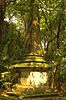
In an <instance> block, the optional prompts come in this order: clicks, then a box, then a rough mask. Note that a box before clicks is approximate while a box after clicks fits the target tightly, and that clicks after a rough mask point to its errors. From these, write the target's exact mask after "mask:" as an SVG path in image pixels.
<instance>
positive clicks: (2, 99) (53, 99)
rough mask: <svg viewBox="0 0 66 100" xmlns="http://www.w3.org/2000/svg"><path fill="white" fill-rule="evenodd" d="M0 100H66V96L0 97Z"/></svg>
mask: <svg viewBox="0 0 66 100" xmlns="http://www.w3.org/2000/svg"><path fill="white" fill-rule="evenodd" d="M0 100H66V96H57V97H54V96H53V97H36V98H33V97H32V98H22V97H18V98H17V97H11V96H8V97H3V96H1V97H0Z"/></svg>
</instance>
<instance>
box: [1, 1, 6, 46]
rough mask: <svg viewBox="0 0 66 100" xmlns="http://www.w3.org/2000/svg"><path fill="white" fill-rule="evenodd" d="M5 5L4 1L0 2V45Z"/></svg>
mask: <svg viewBox="0 0 66 100" xmlns="http://www.w3.org/2000/svg"><path fill="white" fill-rule="evenodd" d="M5 7H6V3H5V0H0V44H1V43H2V36H3V32H4V29H3V26H4V14H5Z"/></svg>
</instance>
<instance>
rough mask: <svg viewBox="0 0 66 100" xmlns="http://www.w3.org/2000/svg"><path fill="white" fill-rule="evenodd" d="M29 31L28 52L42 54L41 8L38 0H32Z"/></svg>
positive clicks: (27, 37)
mask: <svg viewBox="0 0 66 100" xmlns="http://www.w3.org/2000/svg"><path fill="white" fill-rule="evenodd" d="M27 28H28V31H27V32H28V33H27V34H26V39H25V40H26V42H25V44H26V53H33V54H34V55H41V50H42V48H41V38H40V37H41V36H40V18H39V8H38V4H37V3H36V0H30V14H29V22H28V27H27Z"/></svg>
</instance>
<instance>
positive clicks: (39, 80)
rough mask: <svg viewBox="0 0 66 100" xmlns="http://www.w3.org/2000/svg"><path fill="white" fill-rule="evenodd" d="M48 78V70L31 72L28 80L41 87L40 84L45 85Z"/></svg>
mask: <svg viewBox="0 0 66 100" xmlns="http://www.w3.org/2000/svg"><path fill="white" fill-rule="evenodd" d="M47 78H48V76H47V73H46V72H42V73H41V72H31V73H30V76H29V77H28V80H30V83H31V85H33V86H36V87H39V85H41V84H42V85H43V84H45V83H46V82H47ZM28 80H27V81H28Z"/></svg>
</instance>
